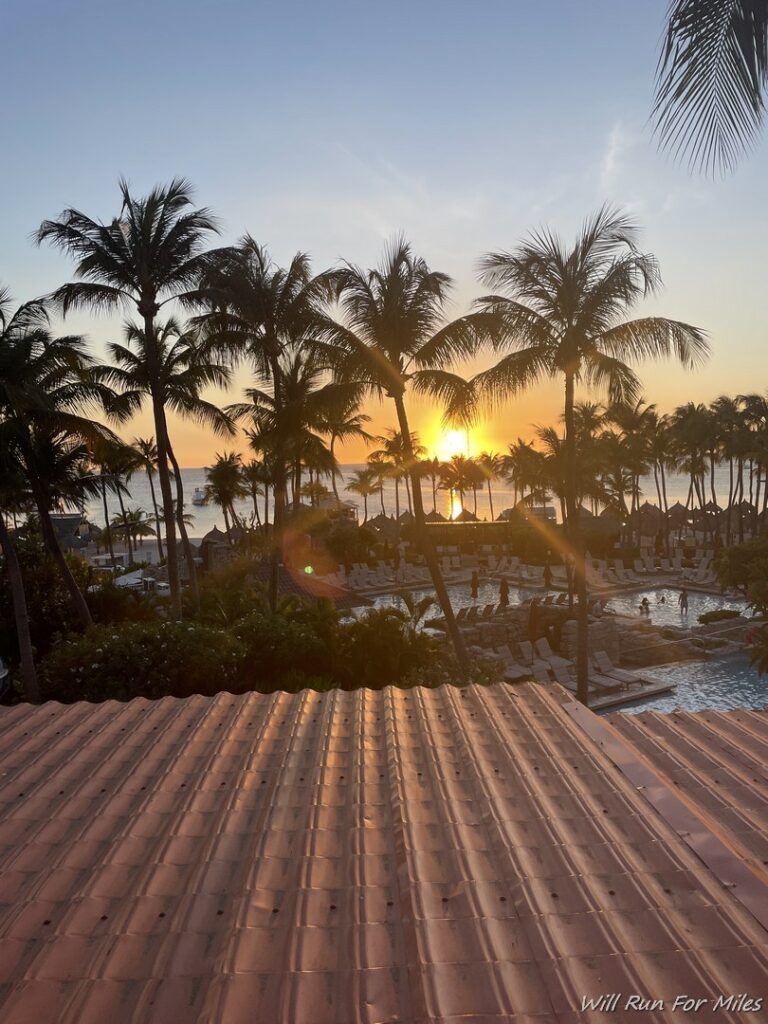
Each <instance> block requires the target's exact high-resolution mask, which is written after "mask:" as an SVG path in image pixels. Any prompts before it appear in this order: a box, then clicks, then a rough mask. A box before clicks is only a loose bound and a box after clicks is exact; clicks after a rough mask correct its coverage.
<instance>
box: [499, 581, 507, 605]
mask: <svg viewBox="0 0 768 1024" xmlns="http://www.w3.org/2000/svg"><path fill="white" fill-rule="evenodd" d="M499 607H500V608H507V607H509V583H507V578H506V576H502V577H501V583H500V584H499Z"/></svg>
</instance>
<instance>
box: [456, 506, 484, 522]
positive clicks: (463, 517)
mask: <svg viewBox="0 0 768 1024" xmlns="http://www.w3.org/2000/svg"><path fill="white" fill-rule="evenodd" d="M453 521H454V523H477V522H478V521H479V520H478V518H477V516H476V515H475V513H474V512H470V511H469V509H468V508H463V509H462V510H461V512H459V514H458V515H457V516H456V518H455V519H454V520H453Z"/></svg>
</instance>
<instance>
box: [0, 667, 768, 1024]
mask: <svg viewBox="0 0 768 1024" xmlns="http://www.w3.org/2000/svg"><path fill="white" fill-rule="evenodd" d="M585 716H586V717H585ZM642 717H643V716H641V720H640V721H639V722H636V723H635V724H632V723H630V726H631V728H632V730H634V731H635V732H637V733H638V735H640V736H641V738H642V737H643V736H650V735H651V733H650V731H649V727H648V726H647V724H646V723H645V722H644V721H643V720H642ZM747 717H748V718H749V720H750V724H749V728H748V729H745V728H743V727H742V726H741V725H740V724H739V723H738V721H737V723H736V726H735V727H734V729H731V728H730V727H729V728H725V729H723V730H719V731H718V739H719V744H720V745H719V747H717V748H715V747H714V745H713V744H711V745H710V747H711V748H712V750H713V751H714V753H713V754H712V757H714V758H715V759H716V760H717V759H727V760H728V763H729V764H731V765H732V766H733V765H739V771H738V773H736V774H738V775H739V780H740V782H743V783H744V785H745V786H746V789H745V790H744V791H740V790H738V792H740V793H741V797H744V798H745V797H747V796H748V795H749V794H750V793H751V791H752V790H751V786H753V785H756V784H755V783H750V782H749V781H748V779H747V776H749V779H752V778H757V779H758V780H760V779H761V778H762V779H763V780H764V774H763V776H760V775H758V774H757V773H756V774H755V775H749V773H748V772H747V773H746V774H745V773H744V767H745V763H746V762H745V761H744V759H743V756H742V755H741V754H739V752H738V751H737V750H733V751H731V752H730V753H726V751H727V750H728V748H729V747H730V746H731V745H732V744H735V745H741V746H744V745H745V743H744V742H743V741H744V735H743V734H744V733H746V732H748V733H749V737H750V738H749V740H748V742H749V743H754V744H755V746H754V748H753V749H754V750H755V751H757V750H758V749H759V744H764V742H765V729H764V726H765V721H766V719H765V716H760V715H753V714H751V715H749V716H746V715H745V716H744V718H745V719H746V718H747ZM690 718H691V722H690V724H689V725H686V726H685V727H684V729H685V731H686V732H687V735H688V736H692V735H693V734H694V733H695V731H696V729H697V728H698V726H696V724H695V723H696V720H697V719H698V718H700V716H690ZM615 720H616V719H615V716H612V717H611V719H610V720H609V721H606V720H598V719H596V717H595V716H594V715H592V714H591V712H585V713H584V714H582V713H581V712H578V711H577V712H574V707H573V702H572V701H571V700H570V698H569V697H568V696H567V695H566V694H565V691H560V690H558V689H557V688H544V687H535V686H527V687H522V688H515V689H511V688H508V687H505V686H502V685H498V686H494V687H488V688H480V687H471V688H468V689H465V690H459V689H454V688H450V687H441V688H439V689H434V690H428V689H414V690H396V689H391V688H390V689H387V690H384V691H378V692H374V691H370V690H358V691H356V692H351V693H350V692H341V691H335V692H332V693H327V694H319V693H314V692H310V691H303V692H302V693H299V694H295V695H290V694H282V693H276V694H269V695H258V694H246V695H243V696H232V695H230V694H220V695H219V696H217V697H216V698H213V699H208V698H204V697H190V698H188V699H186V700H173V699H170V698H167V699H164V700H160V701H156V702H154V703H153V702H149V701H144V700H135V701H132V702H130V703H128V704H118V703H115V702H108V703H105V704H100V705H91V704H84V703H83V704H74V705H69V706H62V705H52V704H46V705H42V706H40V707H36V708H32V707H29V706H16V707H13V708H8V709H2V713H1V714H0V1021H2V1022H3V1024H48V1022H54V1021H55V1022H56V1024H75V1022H77V1024H91V1022H93V1024H95V1022H99V1024H103V1022H105V1021H106V1022H109V1024H128V1022H131V1024H139V1022H140V1024H155V1022H157V1024H169V1022H172V1024H175V1022H177V1021H178V1022H183V1024H212V1022H218V1021H225V1022H226V1024H246V1022H247V1024H261V1022H264V1024H273V1022H281V1021H284V1022H290V1024H331V1022H333V1024H348V1022H349V1024H351V1022H366V1024H377V1022H379V1024H382V1022H393V1021H402V1022H407V1024H425V1022H428V1021H429V1022H437V1021H441V1022H447V1024H459V1021H461V1022H462V1024H470V1022H472V1024H491V1022H493V1024H500V1022H502V1021H504V1022H506V1021H510V1020H512V1021H515V1022H525V1024H528V1022H534V1021H536V1022H539V1024H542V1022H558V1021H561V1022H566V1021H567V1022H573V1021H577V1020H585V1021H587V1020H597V1019H599V1020H602V1019H604V1015H602V1014H589V1013H585V1014H582V1013H580V1012H579V1007H580V1004H581V998H582V996H598V995H602V994H606V993H612V992H622V993H640V994H643V995H647V996H651V997H654V998H669V997H673V996H675V995H677V994H678V993H681V992H686V993H689V994H691V995H694V996H696V995H701V996H716V995H718V994H720V993H726V994H730V993H740V992H751V993H753V994H761V988H762V989H764V988H765V978H766V970H767V969H768V952H767V950H768V932H767V931H766V930H765V928H764V927H762V926H761V925H760V924H759V923H758V920H757V919H756V917H755V915H754V913H753V910H752V909H750V907H749V906H748V903H749V898H748V897H749V894H748V893H747V894H746V895H745V897H744V899H742V898H740V897H739V895H737V894H736V893H735V892H734V891H732V890H731V889H730V888H728V887H727V885H726V884H724V883H723V881H722V879H721V878H720V877H718V874H717V871H715V870H712V869H711V868H709V867H707V866H705V864H704V862H703V861H702V860H701V859H700V858H699V856H698V855H697V854H696V853H695V852H694V851H693V849H692V848H691V846H690V845H689V844H688V842H687V841H686V839H685V837H684V836H680V835H678V834H677V832H676V831H675V829H674V828H673V827H672V826H671V825H670V824H669V823H668V822H667V821H666V820H665V818H663V817H662V816H661V815H660V814H659V813H657V812H656V810H655V809H654V806H652V803H651V801H650V800H649V798H648V797H647V796H646V795H645V793H644V792H643V791H641V790H639V789H638V788H636V785H635V784H633V783H632V782H631V781H630V777H629V776H630V775H631V774H632V771H634V770H640V768H639V767H638V765H640V762H639V761H637V760H633V758H635V759H636V758H640V759H641V760H642V761H643V763H644V755H642V754H639V753H638V752H637V750H635V749H634V747H633V746H631V745H628V744H626V742H625V741H624V740H623V739H622V734H625V733H626V731H627V729H626V728H625V727H624V723H620V725H619V727H618V728H614V725H613V724H612V723H614V722H615ZM595 723H597V725H596V724H595ZM630 726H628V727H627V728H629V727H630ZM654 728H656V726H654ZM761 729H762V732H761ZM642 742H643V743H646V741H645V740H644V739H643V740H642ZM697 749H698V750H700V754H699V755H697V756H696V757H693V756H692V755H691V756H689V757H688V762H689V764H688V766H687V767H684V766H683V755H682V754H680V755H679V759H678V760H677V761H676V763H675V770H676V771H678V772H679V777H678V778H677V781H678V782H683V781H685V783H686V785H687V786H689V787H690V789H691V790H693V789H694V788H695V786H696V780H699V779H705V778H707V773H708V772H710V770H711V763H712V762H711V760H707V746H706V744H704V743H701V742H699V741H697ZM675 753H676V756H677V754H678V751H676V752H675ZM617 764H619V765H620V767H617ZM764 764H765V761H763V768H764ZM719 770H720V769H718V771H719ZM733 771H734V772H735V769H733ZM659 780H660V781H659V786H660V787H661V788H662V789H663V788H664V786H665V785H667V784H666V783H664V782H663V780H661V777H660V776H659ZM673 781H674V780H669V783H668V786H669V787H671V786H672V785H673ZM758 784H759V785H760V786H761V787H762V782H759V783H758ZM729 785H731V783H730V782H729ZM733 785H734V786H736V782H735V781H734V782H733ZM681 788H682V786H681ZM733 792H734V793H736V792H737V790H736V789H734V790H733ZM760 793H761V795H763V796H764V790H763V789H762V788H761V789H760ZM654 796H658V792H657V793H655V794H654ZM726 799H727V798H726ZM750 800H751V797H750ZM749 806H750V807H751V806H752V804H751V803H750V804H749ZM761 813H762V812H761ZM740 821H741V819H739V821H738V822H737V821H736V819H734V818H733V816H731V817H729V816H728V815H726V814H725V813H724V811H723V814H722V815H719V814H714V813H713V814H712V815H711V820H710V819H709V818H708V820H707V824H705V823H702V828H703V829H704V830H705V831H706V829H707V828H710V827H711V828H713V829H716V830H717V829H719V830H721V832H720V834H721V835H723V836H725V837H726V839H729V837H730V835H731V830H732V829H733V828H734V827H735V826H736V825H738V824H739V823H740ZM757 821H758V819H757V817H755V818H754V822H755V826H756V829H755V830H757ZM737 831H738V829H737ZM710 835H711V837H712V841H713V842H714V843H715V845H716V844H717V834H716V833H710ZM729 841H730V840H729ZM745 843H746V841H745ZM745 848H746V847H745ZM750 849H751V847H750ZM739 863H740V864H742V866H743V860H741V859H740V860H739ZM750 870H751V869H750ZM755 870H756V871H757V870H758V869H757V868H755ZM754 877H755V879H756V880H757V881H759V878H758V874H757V873H756V874H755V875H754ZM753 909H754V908H753ZM634 1017H635V1015H633V1017H632V1019H634ZM642 1018H643V1020H644V1021H654V1020H658V1021H662V1020H665V1021H666V1020H669V1019H676V1018H670V1017H669V1016H667V1015H666V1014H661V1013H657V1014H654V1013H649V1014H643V1015H642ZM614 1019H616V1020H621V1019H622V1018H621V1016H615V1017H614ZM685 1019H686V1020H688V1021H693V1020H694V1018H693V1017H690V1016H688V1017H686V1018H685ZM707 1019H710V1018H709V1016H708V1015H707V1014H705V1013H700V1014H698V1015H697V1016H696V1017H695V1020H696V1024H698V1022H699V1021H703V1020H707ZM712 1019H717V1020H718V1021H721V1022H722V1021H734V1020H742V1019H743V1020H751V1021H753V1022H754V1021H755V1020H756V1017H755V1014H748V1013H745V1014H742V1015H739V1014H738V1013H733V1014H730V1015H729V1014H727V1013H722V1012H721V1013H718V1014H716V1016H715V1017H713V1018H712Z"/></svg>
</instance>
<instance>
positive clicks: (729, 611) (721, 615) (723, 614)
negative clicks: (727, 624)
mask: <svg viewBox="0 0 768 1024" xmlns="http://www.w3.org/2000/svg"><path fill="white" fill-rule="evenodd" d="M739 615H741V612H740V611H738V610H737V609H736V608H715V610H714V611H711V612H703V613H702V614H701V615H700V616H699V622H700V623H701V624H702V625H703V626H706V625H707V623H708V622H720V621H722V620H723V619H738V617H739Z"/></svg>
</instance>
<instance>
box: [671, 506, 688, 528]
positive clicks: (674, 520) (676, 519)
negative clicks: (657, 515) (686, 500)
mask: <svg viewBox="0 0 768 1024" xmlns="http://www.w3.org/2000/svg"><path fill="white" fill-rule="evenodd" d="M689 518H690V512H689V511H688V509H687V508H686V507H685V505H683V504H682V503H681V502H679V501H676V502H675V504H674V505H670V506H669V509H668V511H667V519H668V520H669V525H670V526H672V527H678V526H685V524H686V523H687V522H688V520H689Z"/></svg>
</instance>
